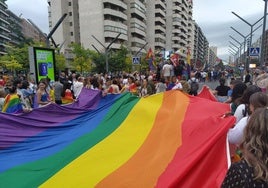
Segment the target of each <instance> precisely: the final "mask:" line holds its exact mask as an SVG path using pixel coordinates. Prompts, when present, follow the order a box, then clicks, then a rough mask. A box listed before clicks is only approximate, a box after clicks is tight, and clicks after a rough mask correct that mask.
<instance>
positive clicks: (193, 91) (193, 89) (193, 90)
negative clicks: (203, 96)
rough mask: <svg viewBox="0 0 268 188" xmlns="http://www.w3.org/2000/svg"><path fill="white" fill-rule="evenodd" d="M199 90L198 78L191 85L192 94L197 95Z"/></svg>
mask: <svg viewBox="0 0 268 188" xmlns="http://www.w3.org/2000/svg"><path fill="white" fill-rule="evenodd" d="M198 89H199V84H198V82H197V81H196V78H195V79H194V80H192V79H191V84H190V92H191V93H196V92H197V91H198Z"/></svg>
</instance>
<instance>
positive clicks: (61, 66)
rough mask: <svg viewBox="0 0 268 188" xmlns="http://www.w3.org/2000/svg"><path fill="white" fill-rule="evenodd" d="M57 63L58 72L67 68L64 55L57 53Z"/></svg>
mask: <svg viewBox="0 0 268 188" xmlns="http://www.w3.org/2000/svg"><path fill="white" fill-rule="evenodd" d="M55 59H56V60H55V61H56V62H55V63H56V70H57V72H58V71H60V70H64V69H65V68H66V63H65V57H64V55H63V54H57V53H55Z"/></svg>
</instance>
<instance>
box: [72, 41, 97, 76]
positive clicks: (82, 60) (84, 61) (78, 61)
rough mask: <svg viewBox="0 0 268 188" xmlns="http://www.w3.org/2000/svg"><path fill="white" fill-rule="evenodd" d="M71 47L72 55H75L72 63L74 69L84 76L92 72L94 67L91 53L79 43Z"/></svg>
mask: <svg viewBox="0 0 268 188" xmlns="http://www.w3.org/2000/svg"><path fill="white" fill-rule="evenodd" d="M70 47H71V48H72V53H73V54H74V55H75V57H74V60H73V62H72V63H71V65H72V67H73V68H74V69H75V70H77V71H79V72H81V73H82V74H83V73H84V72H90V71H91V67H92V66H91V59H90V53H89V51H88V50H86V49H85V48H84V47H83V46H81V45H80V44H77V43H73V44H71V46H70Z"/></svg>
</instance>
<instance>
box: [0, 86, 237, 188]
mask: <svg viewBox="0 0 268 188" xmlns="http://www.w3.org/2000/svg"><path fill="white" fill-rule="evenodd" d="M227 110H229V106H228V105H225V104H222V103H218V102H213V101H211V100H208V99H204V98H199V97H193V96H189V95H185V94H183V93H182V92H180V91H177V90H172V91H167V92H164V93H159V94H155V95H152V96H149V97H146V98H139V97H136V96H134V95H132V94H130V93H128V92H126V93H124V94H117V95H114V94H109V95H107V96H105V97H102V95H101V93H100V92H99V91H96V90H90V89H83V90H82V92H81V93H80V96H79V98H78V99H77V101H76V102H74V103H72V104H69V105H64V106H59V105H57V104H50V105H47V106H44V107H43V108H37V109H34V110H33V111H32V112H30V113H27V114H23V115H17V116H15V115H12V114H5V113H1V114H0V118H1V121H0V187H8V188H12V187H14V188H15V187H16V188H17V187H27V188H28V187H49V188H51V187H64V188H68V187H79V188H83V187H87V188H88V187H103V188H107V187H128V188H132V187H133V188H137V187H139V188H140V187H145V188H150V187H163V188H166V187H187V188H191V187H193V188H195V187H219V185H220V184H221V182H222V180H223V178H224V176H225V173H226V171H227V168H228V155H227V153H228V152H227V151H228V148H227V142H226V137H227V136H226V135H227V131H228V129H229V127H230V126H232V125H233V123H234V122H235V119H234V118H232V117H227V118H222V117H221V116H222V114H223V113H225V112H226V111H227Z"/></svg>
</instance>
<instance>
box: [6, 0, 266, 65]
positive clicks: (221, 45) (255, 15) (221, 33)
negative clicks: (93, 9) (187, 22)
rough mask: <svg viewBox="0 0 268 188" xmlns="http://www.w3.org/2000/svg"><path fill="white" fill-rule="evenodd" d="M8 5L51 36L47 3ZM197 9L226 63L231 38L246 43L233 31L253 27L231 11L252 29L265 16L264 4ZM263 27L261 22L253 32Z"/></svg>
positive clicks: (229, 2) (212, 0)
mask: <svg viewBox="0 0 268 188" xmlns="http://www.w3.org/2000/svg"><path fill="white" fill-rule="evenodd" d="M96 1H97V0H96ZM6 3H7V5H8V8H9V9H10V10H11V11H12V12H14V13H15V14H16V15H18V16H19V15H21V16H22V17H23V18H25V19H31V20H32V21H33V22H34V23H35V24H36V25H37V26H38V27H40V29H41V30H42V31H43V32H45V33H48V32H49V29H48V12H47V0H8V1H6ZM193 7H194V9H193V19H194V20H195V21H196V22H197V24H198V25H199V26H200V27H201V29H202V31H203V33H204V35H205V36H206V38H207V39H208V42H209V44H210V46H217V47H218V56H219V57H220V58H223V59H225V60H227V59H228V56H229V55H230V53H228V49H229V44H230V43H229V41H232V39H231V38H230V37H229V35H232V36H233V37H234V38H236V39H237V40H238V41H240V42H241V43H242V42H243V38H242V37H241V36H239V34H237V33H236V32H235V31H233V30H232V29H231V28H230V27H231V26H232V27H234V28H235V29H236V30H238V31H239V32H240V33H241V34H243V35H244V36H246V35H248V34H249V33H250V26H249V25H247V24H246V23H244V22H243V21H242V20H240V19H239V18H238V17H236V16H235V15H233V14H232V13H231V11H234V12H235V13H236V14H238V15H239V16H241V17H242V18H243V19H245V20H246V21H248V22H249V23H250V24H251V25H253V24H254V23H256V21H257V20H259V19H260V18H262V17H263V15H264V1H263V0H193ZM267 19H268V18H267ZM262 23H263V22H262V21H260V22H259V23H258V24H255V25H254V26H253V28H256V27H258V26H259V25H260V24H262ZM266 28H268V26H266ZM261 34H262V27H260V28H259V29H258V30H257V31H256V32H254V36H253V41H254V39H256V38H258V37H260V35H261ZM233 42H234V41H233ZM234 43H235V42H234ZM235 44H237V43H235Z"/></svg>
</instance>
